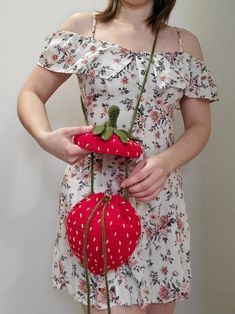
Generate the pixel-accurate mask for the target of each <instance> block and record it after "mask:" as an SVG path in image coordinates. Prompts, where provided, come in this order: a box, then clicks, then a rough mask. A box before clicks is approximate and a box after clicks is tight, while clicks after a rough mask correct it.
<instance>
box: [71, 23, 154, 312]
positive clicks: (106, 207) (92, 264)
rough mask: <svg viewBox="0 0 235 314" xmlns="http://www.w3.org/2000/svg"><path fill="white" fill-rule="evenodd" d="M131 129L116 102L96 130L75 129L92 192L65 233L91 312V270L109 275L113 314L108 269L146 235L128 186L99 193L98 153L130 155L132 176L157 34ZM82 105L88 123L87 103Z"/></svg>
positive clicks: (76, 209)
mask: <svg viewBox="0 0 235 314" xmlns="http://www.w3.org/2000/svg"><path fill="white" fill-rule="evenodd" d="M158 31H159V26H158V28H157V31H156V36H155V39H154V43H153V46H152V51H151V55H150V59H149V63H148V67H147V70H146V73H145V77H144V81H143V84H142V87H141V91H140V94H139V97H138V101H137V104H136V107H135V110H134V114H133V117H132V121H131V127H130V128H129V130H128V131H126V130H119V129H117V124H116V122H117V118H118V115H119V111H120V109H119V107H117V106H111V107H110V108H109V110H108V113H109V120H108V121H106V122H105V123H104V124H102V125H97V126H95V127H94V129H93V130H92V131H91V132H87V133H83V134H79V135H76V136H75V137H74V138H73V141H74V143H75V144H77V145H79V146H80V147H82V148H85V149H87V150H90V151H91V154H90V157H91V163H90V171H91V192H90V194H89V195H87V196H86V197H84V198H83V199H82V200H81V201H80V202H78V203H77V204H76V205H75V206H73V207H72V209H71V210H70V211H69V212H68V216H67V219H66V235H67V239H68V243H69V246H70V248H71V250H72V252H73V254H74V255H76V256H77V257H78V259H79V262H80V263H81V264H82V265H83V266H84V268H85V274H86V282H87V313H88V314H89V313H90V281H89V271H90V272H91V273H93V274H96V275H104V277H105V285H106V298H107V308H108V314H110V313H111V308H110V297H109V285H108V279H107V272H108V271H109V270H112V269H115V268H117V267H119V266H120V265H122V264H123V263H125V262H126V261H127V260H128V258H129V257H130V256H131V255H132V253H133V251H134V249H135V247H136V245H137V243H138V240H139V238H140V235H141V224H140V218H139V217H138V215H137V214H136V211H135V209H134V208H133V206H132V205H131V203H130V202H129V201H128V190H127V188H125V189H124V197H122V196H120V195H118V194H114V195H113V194H107V193H103V192H100V193H94V187H93V186H94V153H95V152H97V153H103V154H112V155H117V156H122V157H126V158H125V178H127V177H128V164H127V161H128V158H138V157H140V155H141V153H142V149H141V146H140V145H139V144H138V143H137V142H138V141H140V140H139V139H138V138H136V137H134V136H133V135H132V129H133V126H134V122H135V119H136V115H137V111H138V108H139V104H140V100H141V96H142V94H143V91H144V87H145V84H146V81H147V75H148V72H149V69H150V65H151V62H152V59H153V54H154V50H155V45H156V40H157V34H158ZM81 102H82V109H83V113H84V116H85V119H86V122H87V124H88V119H87V114H86V109H85V106H84V104H83V101H82V98H81Z"/></svg>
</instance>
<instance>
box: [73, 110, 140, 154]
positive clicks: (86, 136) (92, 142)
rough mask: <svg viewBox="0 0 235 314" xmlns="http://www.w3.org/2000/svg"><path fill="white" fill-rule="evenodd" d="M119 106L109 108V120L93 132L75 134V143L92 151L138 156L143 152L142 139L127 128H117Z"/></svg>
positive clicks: (96, 127)
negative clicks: (130, 132) (140, 142)
mask: <svg viewBox="0 0 235 314" xmlns="http://www.w3.org/2000/svg"><path fill="white" fill-rule="evenodd" d="M119 112H120V109H119V107H118V106H111V107H110V108H109V111H108V114H109V120H108V121H107V122H105V123H104V124H101V125H97V126H95V127H94V129H93V130H92V131H91V132H87V133H83V134H78V135H75V136H74V139H73V141H74V143H75V144H77V145H79V146H80V147H82V148H85V149H87V150H90V151H92V152H97V153H103V154H111V155H117V156H123V157H132V158H138V157H140V155H141V153H142V149H141V146H140V145H139V144H137V143H136V141H140V139H138V138H137V137H134V136H132V135H131V134H129V133H128V132H127V131H126V130H119V129H117V118H118V115H119Z"/></svg>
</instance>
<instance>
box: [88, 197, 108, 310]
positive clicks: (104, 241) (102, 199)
mask: <svg viewBox="0 0 235 314" xmlns="http://www.w3.org/2000/svg"><path fill="white" fill-rule="evenodd" d="M111 198H112V197H111V195H108V194H105V195H104V196H103V197H102V198H101V199H100V200H99V202H98V203H97V204H96V205H95V207H94V209H93V210H92V212H91V214H90V216H89V218H88V220H87V223H86V227H85V232H84V242H83V256H84V267H85V275H86V284H87V314H91V302H90V298H91V288H90V280H89V272H88V256H87V237H88V231H89V227H90V223H91V221H92V219H93V217H94V215H95V213H96V211H97V209H98V208H99V206H100V204H102V202H103V201H105V204H104V207H103V209H102V221H101V225H102V253H103V259H104V276H105V286H106V299H107V306H108V314H111V309H110V297H109V285H108V278H107V254H106V253H107V252H106V236H105V210H106V208H107V206H108V203H109V201H110V200H111Z"/></svg>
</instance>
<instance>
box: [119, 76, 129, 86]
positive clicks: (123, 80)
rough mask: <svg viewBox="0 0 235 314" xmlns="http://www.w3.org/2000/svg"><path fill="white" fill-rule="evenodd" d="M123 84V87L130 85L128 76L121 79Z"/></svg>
mask: <svg viewBox="0 0 235 314" xmlns="http://www.w3.org/2000/svg"><path fill="white" fill-rule="evenodd" d="M121 83H122V84H123V85H125V84H128V77H127V76H126V75H125V76H123V78H122V79H121Z"/></svg>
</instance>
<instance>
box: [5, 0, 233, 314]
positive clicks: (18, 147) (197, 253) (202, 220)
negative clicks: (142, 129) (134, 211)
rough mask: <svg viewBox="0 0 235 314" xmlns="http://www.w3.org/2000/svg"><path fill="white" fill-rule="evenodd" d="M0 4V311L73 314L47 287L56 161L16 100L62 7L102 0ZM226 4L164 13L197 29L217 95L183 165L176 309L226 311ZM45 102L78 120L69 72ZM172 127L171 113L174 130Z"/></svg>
mask: <svg viewBox="0 0 235 314" xmlns="http://www.w3.org/2000/svg"><path fill="white" fill-rule="evenodd" d="M1 2H2V3H1V4H2V5H1V11H0V15H1V16H0V32H1V33H0V35H1V37H0V38H1V43H0V52H1V58H0V66H1V84H0V88H1V94H0V101H1V106H0V117H1V124H0V141H1V147H2V149H1V154H0V159H1V160H0V165H1V177H2V182H1V189H0V196H1V211H0V239H1V241H0V251H1V258H0V270H1V271H0V274H1V277H0V278H1V285H0V313H1V314H32V313H34V314H39V313H40V314H41V313H44V314H54V313H57V314H63V313H69V314H73V313H74V314H75V313H82V312H81V310H80V307H79V305H78V304H77V303H76V302H75V301H73V299H72V297H71V296H68V295H67V293H61V292H60V291H56V290H54V289H53V287H52V284H51V280H50V275H51V267H52V250H53V242H54V238H55V221H56V209H57V206H58V199H57V195H58V192H59V185H60V181H61V178H62V175H63V170H64V166H65V165H64V163H63V162H60V161H59V160H55V159H54V158H53V157H51V156H49V155H48V154H46V153H45V152H44V151H42V150H41V149H40V148H39V147H38V146H37V144H36V143H35V142H33V140H32V138H31V137H30V136H29V135H28V134H27V133H26V132H25V131H24V129H23V128H22V127H21V125H20V123H19V121H18V119H17V116H16V98H17V95H18V91H19V89H20V87H21V86H22V84H23V82H24V80H25V79H26V77H27V76H28V75H29V73H30V72H31V69H32V68H33V66H34V65H35V61H36V59H37V58H38V55H39V53H40V50H41V49H42V45H43V40H44V37H45V36H46V34H48V33H49V32H50V31H52V30H55V29H56V28H57V27H58V26H59V25H60V23H61V22H62V21H63V20H64V19H65V18H66V17H67V16H68V15H70V14H71V13H73V12H75V11H78V10H92V9H97V8H99V7H102V6H103V5H104V3H105V1H99V2H98V1H96V2H95V1H91V0H90V1H87V2H83V1H72V0H71V1H65V0H61V1H48V0H47V1H46V0H41V1H40V2H38V5H37V7H36V9H35V2H33V1H29V0H21V1H19V2H13V1H9V2H5V1H4V3H3V1H1ZM225 3H226V4H225ZM3 4H4V5H3ZM234 11H235V2H234V0H226V2H222V1H220V0H207V1H203V0H197V1H193V0H180V1H179V0H178V4H177V6H176V9H175V11H174V14H173V16H172V20H171V24H172V25H178V26H180V27H184V28H186V29H189V30H191V31H192V32H193V33H195V34H196V35H197V36H198V37H199V39H200V42H201V45H202V48H203V52H204V58H205V60H206V63H207V65H208V67H209V68H210V69H211V71H212V72H213V74H214V77H215V79H216V82H217V84H218V86H219V91H220V98H221V102H220V103H215V104H212V105H211V108H212V119H213V130H212V134H211V137H210V142H209V144H208V145H207V147H206V148H205V149H204V150H203V152H202V153H201V154H200V155H199V156H198V157H196V158H195V159H194V160H193V161H191V162H190V163H189V164H187V165H185V166H184V168H183V171H184V177H185V196H186V202H187V205H188V213H189V219H190V223H191V245H192V271H193V279H192V294H191V299H190V300H189V301H186V302H182V303H179V304H178V305H177V310H176V314H199V313H200V314H221V313H224V314H233V313H235V289H234V284H233V283H234V265H235V256H234V240H235V234H234V229H235V228H234V221H235V217H234V216H235V214H234V204H235V197H234V191H233V190H234V186H235V173H234V166H235V164H234V153H235V150H234V138H233V135H234V131H235V129H234V125H235V121H234V120H235V106H234V100H235V99H234V98H235V97H234V94H233V88H234V87H233V84H234V81H235V77H234V73H235V71H234V70H235V69H234V56H233V52H234V51H235V45H234V30H235V29H234V22H233V14H234ZM232 23H233V24H232ZM48 110H49V117H50V120H51V123H52V126H53V127H54V128H56V127H61V126H69V125H77V124H79V121H80V117H81V114H80V109H79V90H78V87H77V82H76V78H75V76H74V77H71V79H70V80H69V81H67V82H66V83H65V84H64V85H63V86H62V87H61V88H60V89H59V90H58V91H57V92H56V93H55V94H54V95H53V97H52V98H51V99H50V101H49V102H48ZM181 132H182V120H181V116H180V113H179V112H177V134H180V133H181Z"/></svg>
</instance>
